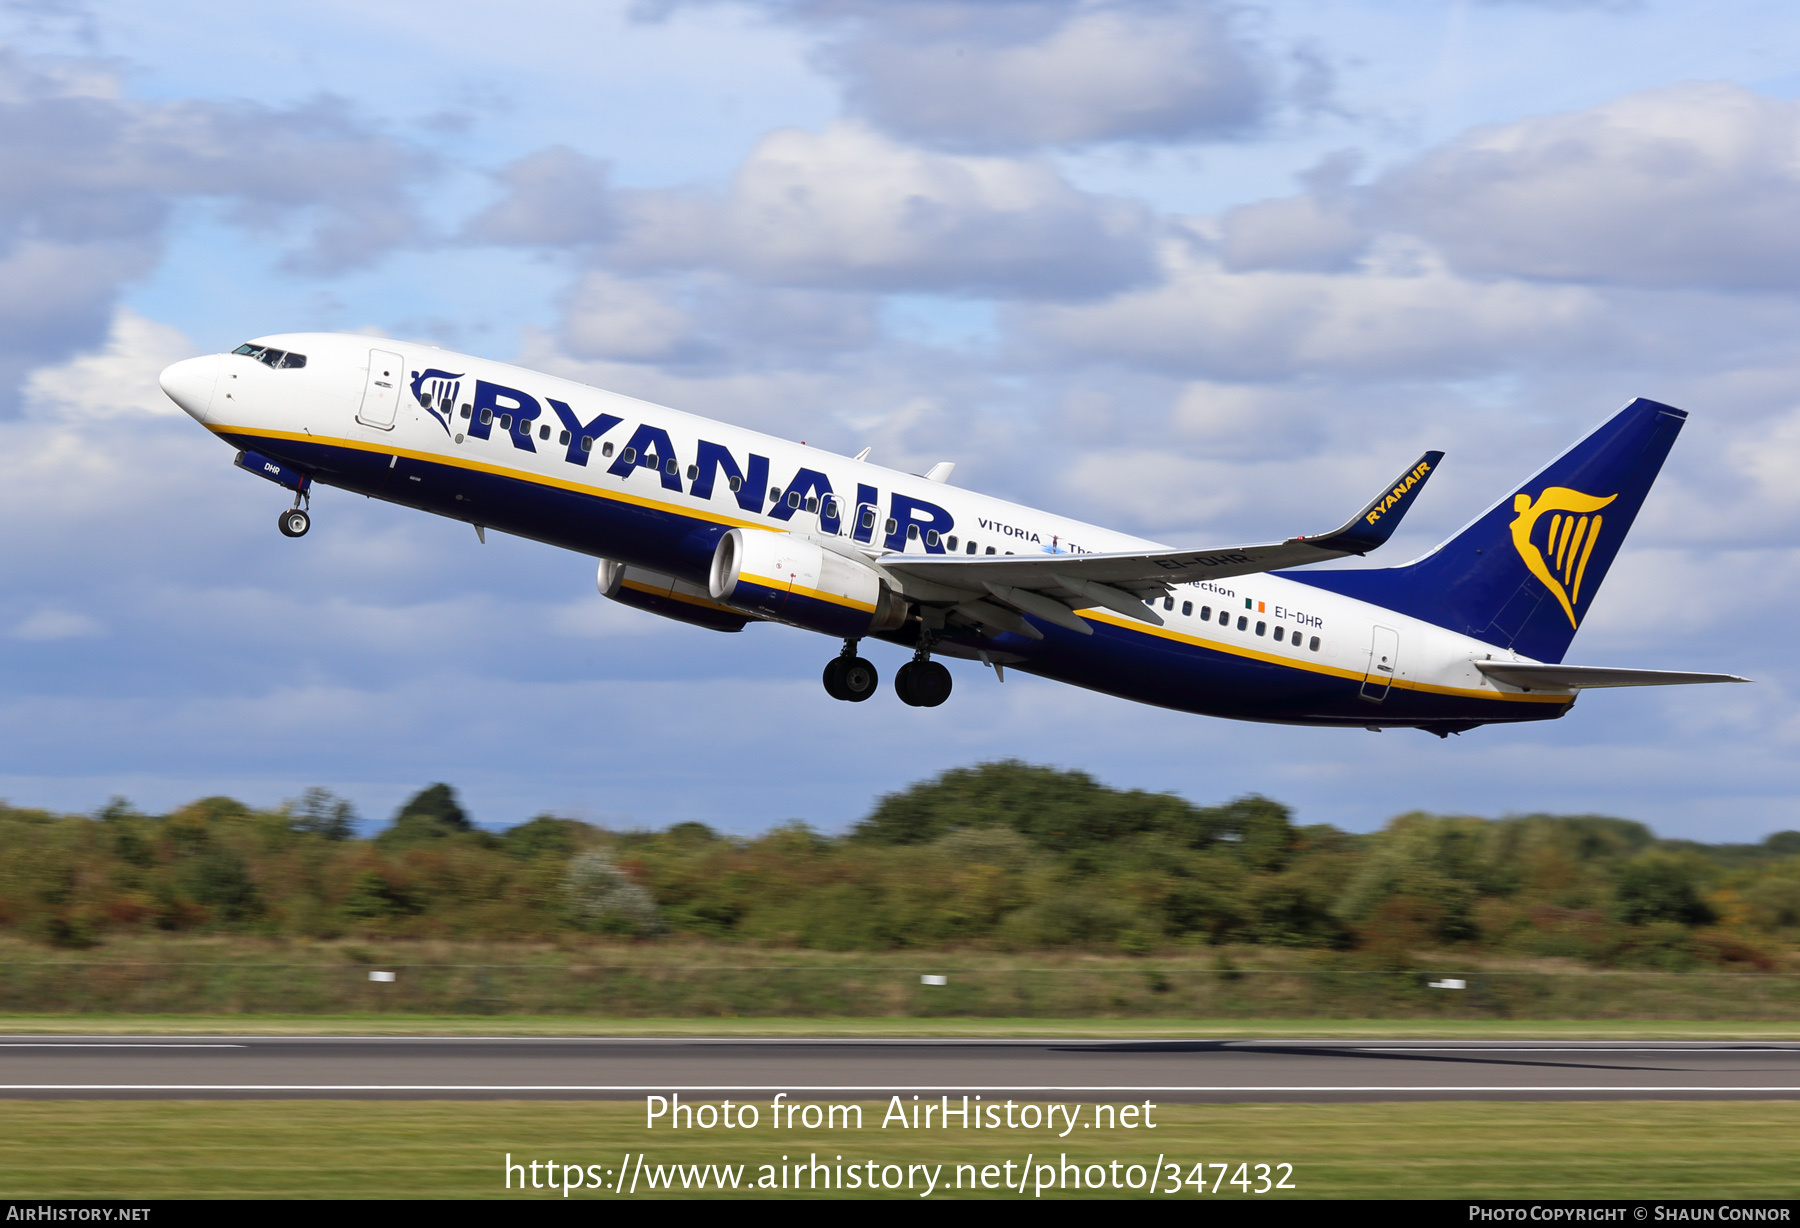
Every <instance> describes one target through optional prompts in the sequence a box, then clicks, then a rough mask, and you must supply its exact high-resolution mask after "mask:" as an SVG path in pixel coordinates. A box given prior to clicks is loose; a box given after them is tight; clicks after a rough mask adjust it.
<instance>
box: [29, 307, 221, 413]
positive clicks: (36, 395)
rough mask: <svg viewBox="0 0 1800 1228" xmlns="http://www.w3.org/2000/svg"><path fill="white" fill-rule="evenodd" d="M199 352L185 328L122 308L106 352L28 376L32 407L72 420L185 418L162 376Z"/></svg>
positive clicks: (40, 370) (103, 348)
mask: <svg viewBox="0 0 1800 1228" xmlns="http://www.w3.org/2000/svg"><path fill="white" fill-rule="evenodd" d="M194 349H195V347H194V343H193V342H191V341H189V340H188V339H187V337H186V336H185V335H184V334H183V333H182V331H181V330H180V329H178V328H174V327H172V326H170V325H168V324H160V323H158V322H157V321H155V320H147V319H145V318H144V317H143V316H141V315H139V314H138V313H137V312H135V311H133V310H131V308H129V307H120V308H118V309H117V310H116V311H114V312H113V321H112V329H111V331H110V332H109V333H108V334H107V338H106V344H105V345H104V346H103V347H102V348H100V349H99V350H97V351H94V352H91V353H87V354H80V355H77V356H76V357H74V358H71V359H69V361H67V362H65V363H62V364H60V365H58V366H54V367H39V368H38V369H37V370H35V371H33V372H32V373H31V374H30V375H28V376H26V378H25V386H24V401H25V406H26V409H27V410H28V411H29V412H31V413H34V414H40V415H46V416H51V415H54V416H62V417H69V418H113V417H117V416H119V415H121V414H140V413H142V414H162V415H168V416H172V417H178V418H179V417H182V416H184V415H183V414H182V411H181V409H180V407H179V406H177V405H176V404H175V403H174V402H173V401H171V400H169V398H168V397H167V396H165V395H164V394H163V390H162V389H161V387H159V386H158V385H157V382H156V377H157V374H158V373H159V372H161V371H162V369H163V368H164V367H166V366H168V365H169V364H170V363H172V362H177V361H179V360H181V359H183V358H189V357H192V356H193V354H194Z"/></svg>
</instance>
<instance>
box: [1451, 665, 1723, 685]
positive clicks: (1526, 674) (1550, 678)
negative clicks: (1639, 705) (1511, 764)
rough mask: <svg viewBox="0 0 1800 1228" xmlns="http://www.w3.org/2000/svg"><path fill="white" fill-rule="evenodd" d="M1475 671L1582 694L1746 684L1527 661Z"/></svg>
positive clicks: (1669, 673)
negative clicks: (1626, 688) (1622, 688)
mask: <svg viewBox="0 0 1800 1228" xmlns="http://www.w3.org/2000/svg"><path fill="white" fill-rule="evenodd" d="M1475 668H1476V669H1478V670H1480V671H1481V672H1482V673H1483V674H1486V675H1487V676H1488V677H1489V678H1492V679H1493V680H1494V681H1495V682H1504V683H1506V684H1507V685H1508V686H1516V687H1523V688H1524V689H1526V690H1531V691H1535V690H1547V691H1548V690H1557V691H1583V690H1592V689H1596V688H1599V687H1613V686H1692V685H1696V684H1699V683H1703V682H1748V681H1750V679H1748V678H1740V677H1738V676H1737V675H1736V674H1694V673H1687V672H1684V671H1681V670H1672V669H1616V668H1614V667H1612V666H1607V665H1540V664H1538V663H1536V662H1528V661H1477V662H1475Z"/></svg>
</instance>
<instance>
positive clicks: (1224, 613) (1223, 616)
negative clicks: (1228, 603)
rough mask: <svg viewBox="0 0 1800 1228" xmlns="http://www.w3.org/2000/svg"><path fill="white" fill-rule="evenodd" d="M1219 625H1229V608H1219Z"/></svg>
mask: <svg viewBox="0 0 1800 1228" xmlns="http://www.w3.org/2000/svg"><path fill="white" fill-rule="evenodd" d="M1219 625H1220V626H1221V627H1229V626H1230V625H1231V611H1230V610H1220V611H1219Z"/></svg>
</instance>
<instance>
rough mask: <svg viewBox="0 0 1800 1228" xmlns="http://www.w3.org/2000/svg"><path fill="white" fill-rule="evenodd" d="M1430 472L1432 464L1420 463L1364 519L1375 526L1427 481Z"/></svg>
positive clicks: (1366, 513)
mask: <svg viewBox="0 0 1800 1228" xmlns="http://www.w3.org/2000/svg"><path fill="white" fill-rule="evenodd" d="M1430 472H1431V462H1429V461H1420V462H1419V463H1418V466H1417V467H1416V468H1414V469H1413V471H1412V472H1411V473H1409V474H1407V475H1406V476H1405V477H1404V478H1401V479H1400V480H1399V481H1398V482H1396V483H1394V489H1392V490H1390V491H1388V492H1387V494H1385V495H1383V496H1382V497H1381V498H1380V499H1379V500H1377V501H1376V503H1375V505H1374V506H1373V507H1371V508H1370V509H1369V510H1368V511H1366V512H1364V513H1363V519H1364V520H1366V521H1368V522H1369V523H1370V524H1374V523H1375V522H1376V521H1377V520H1380V519H1381V517H1382V515H1383V513H1385V512H1387V511H1388V510H1390V509H1392V508H1394V507H1397V506H1399V505H1400V503H1401V502H1402V501H1403V500H1404V499H1405V498H1406V496H1407V494H1408V493H1410V492H1411V490H1412V488H1413V487H1415V486H1417V485H1418V484H1419V483H1420V482H1423V481H1424V480H1425V475H1426V474H1428V473H1430Z"/></svg>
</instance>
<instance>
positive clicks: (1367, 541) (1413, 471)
mask: <svg viewBox="0 0 1800 1228" xmlns="http://www.w3.org/2000/svg"><path fill="white" fill-rule="evenodd" d="M1443 459H1444V454H1443V453H1442V452H1427V453H1425V455H1423V456H1421V457H1420V458H1419V459H1418V460H1416V461H1414V462H1413V463H1412V465H1411V466H1410V467H1409V468H1408V469H1407V470H1406V472H1405V473H1402V474H1401V475H1400V476H1399V477H1397V478H1395V479H1394V480H1393V482H1392V483H1390V484H1389V486H1388V488H1387V489H1386V490H1384V491H1382V492H1381V493H1380V494H1378V495H1376V496H1375V498H1374V499H1372V500H1370V502H1369V505H1368V506H1367V507H1365V508H1363V510H1362V511H1360V512H1358V513H1356V515H1354V516H1352V517H1351V518H1350V520H1349V521H1348V523H1346V524H1345V525H1343V526H1342V527H1341V528H1338V529H1334V530H1333V531H1331V532H1330V533H1326V534H1322V535H1321V536H1319V537H1296V538H1293V539H1292V540H1293V541H1296V542H1305V543H1306V544H1307V545H1309V546H1317V547H1318V548H1319V549H1321V550H1330V551H1333V552H1334V553H1343V554H1367V553H1368V552H1369V551H1371V550H1373V549H1375V547H1377V546H1379V545H1382V544H1383V543H1384V542H1386V541H1387V539H1388V538H1390V537H1392V536H1393V535H1394V530H1395V529H1397V528H1399V527H1400V518H1401V517H1402V516H1404V515H1406V512H1407V509H1408V508H1410V507H1411V506H1412V505H1413V500H1414V499H1416V498H1418V495H1419V492H1420V491H1421V490H1423V489H1424V488H1425V483H1426V482H1428V481H1430V480H1431V473H1432V470H1434V469H1436V468H1437V466H1438V462H1439V461H1441V460H1443Z"/></svg>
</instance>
